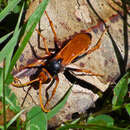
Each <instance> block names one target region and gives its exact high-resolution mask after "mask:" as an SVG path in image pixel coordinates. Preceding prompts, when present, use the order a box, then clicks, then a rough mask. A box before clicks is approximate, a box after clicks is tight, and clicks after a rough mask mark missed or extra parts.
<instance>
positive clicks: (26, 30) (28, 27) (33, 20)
mask: <svg viewBox="0 0 130 130" xmlns="http://www.w3.org/2000/svg"><path fill="white" fill-rule="evenodd" d="M48 2H49V0H44V1H43V2H42V3H41V4H40V5H39V6H38V8H37V9H36V10H35V12H34V13H33V14H32V16H30V18H29V20H28V22H27V23H26V24H25V25H24V27H23V30H22V32H23V35H24V38H23V40H22V42H21V45H20V47H19V48H18V50H17V52H16V53H15V55H14V57H13V59H12V62H11V66H10V70H9V72H11V71H12V69H13V67H14V65H15V64H16V61H17V60H18V59H19V57H20V55H21V53H22V51H23V50H24V48H25V46H26V44H27V42H28V41H29V39H30V37H31V35H32V33H33V31H34V29H35V27H36V24H37V23H38V22H39V20H40V18H41V16H42V14H43V12H44V10H45V8H46V6H47V4H48Z"/></svg>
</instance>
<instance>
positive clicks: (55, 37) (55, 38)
mask: <svg viewBox="0 0 130 130" xmlns="http://www.w3.org/2000/svg"><path fill="white" fill-rule="evenodd" d="M44 13H45V15H46V16H47V18H48V21H49V23H50V26H51V30H52V32H53V34H54V44H55V49H57V50H58V49H59V48H58V46H57V35H56V31H55V29H54V25H53V22H52V20H51V19H50V17H49V16H48V14H47V12H46V11H45V12H44Z"/></svg>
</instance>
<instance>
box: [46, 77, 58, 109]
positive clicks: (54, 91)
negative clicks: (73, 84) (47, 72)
mask: <svg viewBox="0 0 130 130" xmlns="http://www.w3.org/2000/svg"><path fill="white" fill-rule="evenodd" d="M55 80H56V85H55V88H54V89H53V91H52V94H51V97H50V99H48V100H47V102H46V104H45V107H46V106H47V105H48V104H49V102H50V101H51V99H52V98H53V96H54V95H55V93H56V89H57V87H58V84H59V78H58V76H57V77H56V78H55Z"/></svg>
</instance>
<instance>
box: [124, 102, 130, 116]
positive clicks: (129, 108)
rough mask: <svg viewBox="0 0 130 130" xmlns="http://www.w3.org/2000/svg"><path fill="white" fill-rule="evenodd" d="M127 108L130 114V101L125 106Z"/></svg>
mask: <svg viewBox="0 0 130 130" xmlns="http://www.w3.org/2000/svg"><path fill="white" fill-rule="evenodd" d="M125 109H126V111H127V112H128V114H129V116H130V103H128V104H127V105H126V106H125Z"/></svg>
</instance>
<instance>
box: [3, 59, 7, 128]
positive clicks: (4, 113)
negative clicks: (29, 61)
mask: <svg viewBox="0 0 130 130" xmlns="http://www.w3.org/2000/svg"><path fill="white" fill-rule="evenodd" d="M5 62H6V59H4V62H3V119H4V130H6V107H5Z"/></svg>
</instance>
